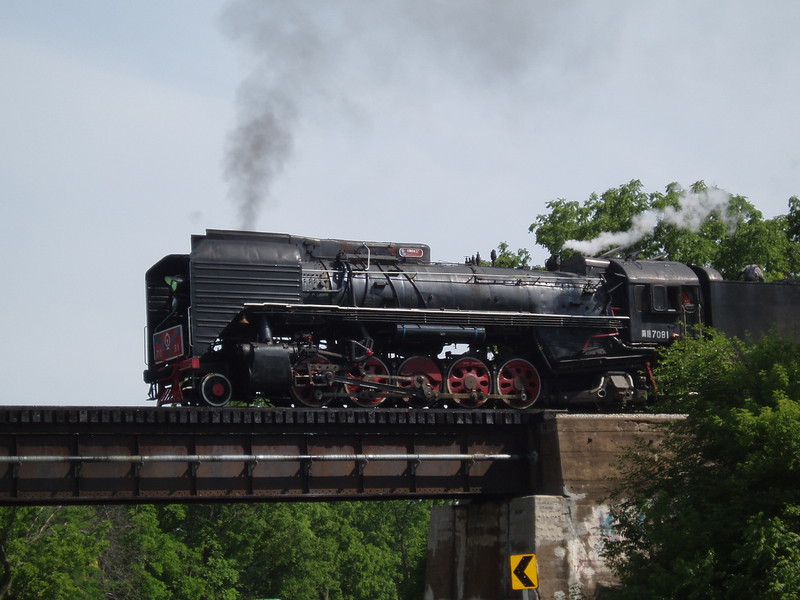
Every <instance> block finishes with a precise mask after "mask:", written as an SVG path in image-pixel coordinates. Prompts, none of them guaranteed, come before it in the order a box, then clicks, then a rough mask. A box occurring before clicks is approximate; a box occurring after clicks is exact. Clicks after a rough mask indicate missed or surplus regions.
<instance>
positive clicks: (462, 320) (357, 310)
mask: <svg viewBox="0 0 800 600" xmlns="http://www.w3.org/2000/svg"><path fill="white" fill-rule="evenodd" d="M256 310H263V311H266V312H281V313H294V314H314V315H317V316H329V317H336V318H340V319H342V320H344V321H374V320H386V319H391V320H392V322H394V323H449V322H452V321H455V322H457V323H459V324H490V325H507V326H531V327H532V326H536V327H588V328H601V329H614V328H619V327H624V326H626V325H627V323H628V322H629V321H630V317H628V316H622V315H561V314H542V313H529V312H520V311H514V312H512V311H489V310H486V311H483V310H481V311H478V310H454V309H444V308H440V309H434V308H430V309H423V308H375V307H364V306H338V305H326V304H282V303H275V302H264V303H247V304H245V305H244V311H243V312H246V311H256Z"/></svg>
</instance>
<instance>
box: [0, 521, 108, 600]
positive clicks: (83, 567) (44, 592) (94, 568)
mask: <svg viewBox="0 0 800 600" xmlns="http://www.w3.org/2000/svg"><path fill="white" fill-rule="evenodd" d="M107 529H108V527H107V523H106V522H104V521H103V520H102V519H99V518H98V517H97V514H96V512H95V511H94V509H92V508H90V507H63V506H56V507H50V506H31V507H13V506H12V507H0V565H2V575H1V576H0V598H13V599H14V600H27V599H34V598H36V599H39V598H48V599H52V600H61V599H63V600H72V599H73V598H86V599H87V600H91V599H93V598H97V599H100V598H103V597H104V596H103V594H102V590H101V576H102V573H101V571H100V567H99V564H98V557H99V555H100V553H101V551H102V550H103V549H104V548H105V546H106V544H107V542H106V540H105V533H106V531H107Z"/></svg>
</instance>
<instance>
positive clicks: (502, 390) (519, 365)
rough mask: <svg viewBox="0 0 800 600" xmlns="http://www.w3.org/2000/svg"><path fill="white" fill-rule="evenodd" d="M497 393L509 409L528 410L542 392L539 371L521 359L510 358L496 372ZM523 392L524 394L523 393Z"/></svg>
mask: <svg viewBox="0 0 800 600" xmlns="http://www.w3.org/2000/svg"><path fill="white" fill-rule="evenodd" d="M496 382H497V393H498V394H500V395H503V396H516V397H515V398H503V402H505V403H506V404H507V405H508V406H510V407H511V408H520V409H521V408H528V407H530V406H533V404H534V403H535V402H536V401H537V400H538V399H539V394H540V393H541V391H542V379H541V377H540V376H539V371H537V370H536V367H534V366H533V365H532V364H531V363H530V362H528V361H527V360H525V359H522V358H512V359H511V360H508V361H506V362H505V363H503V364H502V365H501V367H500V368H499V369H498V370H497V378H496ZM523 392H524V393H523Z"/></svg>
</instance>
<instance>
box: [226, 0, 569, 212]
mask: <svg viewBox="0 0 800 600" xmlns="http://www.w3.org/2000/svg"><path fill="white" fill-rule="evenodd" d="M565 6H570V7H571V5H566V4H565V5H562V4H561V3H553V4H552V5H551V4H550V3H546V2H531V1H530V0H506V1H504V2H503V3H494V2H486V1H485V0H459V2H451V1H449V0H448V1H442V0H403V1H397V0H370V1H369V2H364V1H363V0H338V1H337V2H330V1H329V0H324V1H322V0H303V2H286V1H282V0H281V1H278V0H236V1H232V2H231V3H230V4H229V5H228V6H227V7H226V9H225V11H224V12H223V14H222V21H221V25H222V28H223V31H224V32H225V33H226V34H227V35H228V37H230V38H231V39H232V40H233V41H234V42H236V43H237V44H238V45H240V46H242V47H243V48H244V50H245V56H246V57H247V58H248V60H249V61H250V62H251V68H252V72H251V74H250V75H249V76H248V77H247V80H246V81H245V82H244V83H243V84H242V86H241V87H240V89H239V94H238V112H237V123H236V125H235V127H234V129H233V131H232V132H231V134H230V136H229V139H228V148H227V154H226V157H225V165H224V167H225V174H226V177H227V179H228V181H229V184H230V195H231V197H232V199H233V201H234V202H235V203H236V204H237V206H238V207H239V215H240V221H241V225H242V227H245V228H246V227H252V226H253V222H254V221H255V219H256V218H257V216H258V212H259V210H260V208H262V207H263V206H270V205H271V204H272V203H273V202H275V199H273V198H271V192H272V187H273V184H274V182H275V179H276V177H277V176H278V175H279V174H280V173H281V172H282V171H283V169H284V168H285V167H286V165H287V163H288V161H289V160H290V159H291V156H292V153H293V150H294V147H295V143H296V141H295V135H296V131H297V129H298V126H299V125H301V122H302V121H303V118H304V117H306V116H307V115H308V114H309V113H310V112H311V110H312V109H318V108H320V107H321V108H322V110H324V111H325V114H326V117H325V119H324V120H326V121H333V120H335V119H336V117H337V116H340V115H336V114H331V113H332V112H334V111H336V110H342V107H345V108H346V109H349V110H350V111H351V112H355V113H356V114H364V113H368V112H369V110H379V107H377V106H375V105H370V106H369V107H364V106H361V105H360V99H362V98H363V99H364V100H363V101H368V100H369V99H371V98H374V97H375V96H376V95H378V94H380V92H382V91H383V89H384V88H386V87H387V86H392V92H395V91H396V92H398V93H400V94H405V96H403V97H401V98H400V99H396V100H395V101H396V102H397V103H398V104H404V105H405V106H424V105H425V102H426V98H437V97H439V96H438V94H437V91H438V89H440V88H441V87H443V86H447V85H454V84H455V85H457V86H462V87H463V88H464V89H465V90H466V91H468V92H469V94H470V95H471V96H473V95H475V94H476V93H480V92H482V91H484V90H486V89H487V88H488V87H489V86H493V87H496V88H499V89H504V88H507V89H509V90H511V91H512V92H518V91H519V84H520V82H521V81H523V80H528V79H527V77H528V75H530V71H531V69H532V68H535V67H536V66H537V65H538V66H542V67H544V68H545V69H546V70H547V72H548V73H551V72H552V73H555V72H557V73H559V74H560V75H563V74H564V73H565V72H568V71H570V69H571V68H574V67H573V63H574V57H573V56H572V55H571V54H568V55H563V56H559V55H557V54H556V55H554V53H553V52H552V51H550V50H548V48H550V46H551V44H552V42H553V41H554V39H556V38H557V33H556V31H557V30H558V29H559V27H558V26H557V25H558V24H559V23H560V24H564V25H566V24H567V23H568V22H569V21H570V19H571V17H572V13H570V11H575V10H578V9H577V8H576V7H571V8H565ZM584 12H585V9H584ZM538 85H540V86H541V87H546V86H547V82H546V81H542V82H540V83H538ZM394 95H395V94H393V96H394ZM426 95H427V96H426ZM510 96H512V94H508V93H506V94H503V97H504V98H506V97H510ZM353 109H355V110H353ZM454 112H457V107H454ZM379 116H380V117H383V118H388V119H396V118H397V116H396V111H395V112H393V113H392V114H386V115H379Z"/></svg>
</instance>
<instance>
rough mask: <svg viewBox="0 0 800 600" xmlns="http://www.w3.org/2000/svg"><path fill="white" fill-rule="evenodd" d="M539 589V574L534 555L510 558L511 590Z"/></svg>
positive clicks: (519, 555) (515, 555) (517, 555)
mask: <svg viewBox="0 0 800 600" xmlns="http://www.w3.org/2000/svg"><path fill="white" fill-rule="evenodd" d="M538 587H539V572H538V570H537V569H536V555H535V554H514V555H512V556H511V589H513V590H528V589H535V588H538Z"/></svg>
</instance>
